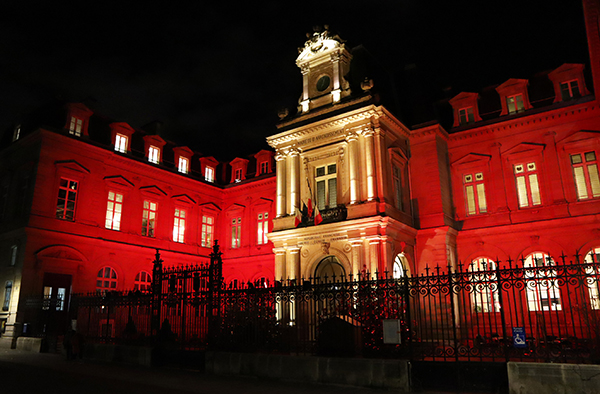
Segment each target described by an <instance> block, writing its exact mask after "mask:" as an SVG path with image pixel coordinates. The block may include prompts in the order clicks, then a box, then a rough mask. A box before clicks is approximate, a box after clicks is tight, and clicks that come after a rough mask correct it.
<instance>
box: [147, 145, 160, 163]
mask: <svg viewBox="0 0 600 394" xmlns="http://www.w3.org/2000/svg"><path fill="white" fill-rule="evenodd" d="M148 161H149V162H150V163H154V164H158V163H160V149H158V148H157V147H156V146H150V148H148Z"/></svg>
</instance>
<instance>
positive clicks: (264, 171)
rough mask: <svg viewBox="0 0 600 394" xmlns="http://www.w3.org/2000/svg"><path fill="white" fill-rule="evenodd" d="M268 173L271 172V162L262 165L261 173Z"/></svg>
mask: <svg viewBox="0 0 600 394" xmlns="http://www.w3.org/2000/svg"><path fill="white" fill-rule="evenodd" d="M267 172H269V162H267V161H263V162H262V163H260V173H261V174H266V173H267Z"/></svg>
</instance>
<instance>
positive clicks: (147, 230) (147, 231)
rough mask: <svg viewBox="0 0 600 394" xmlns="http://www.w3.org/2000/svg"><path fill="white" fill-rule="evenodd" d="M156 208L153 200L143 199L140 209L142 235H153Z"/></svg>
mask: <svg viewBox="0 0 600 394" xmlns="http://www.w3.org/2000/svg"><path fill="white" fill-rule="evenodd" d="M156 210H157V205H156V203H155V202H152V201H148V200H144V207H143V210H142V235H143V236H144V237H154V229H155V228H156Z"/></svg>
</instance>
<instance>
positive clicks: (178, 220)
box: [173, 208, 186, 243]
mask: <svg viewBox="0 0 600 394" xmlns="http://www.w3.org/2000/svg"><path fill="white" fill-rule="evenodd" d="M185 221H186V210H185V209H181V208H175V214H174V220H173V241H175V242H179V243H184V242H185Z"/></svg>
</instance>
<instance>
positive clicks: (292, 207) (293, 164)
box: [288, 149, 300, 215]
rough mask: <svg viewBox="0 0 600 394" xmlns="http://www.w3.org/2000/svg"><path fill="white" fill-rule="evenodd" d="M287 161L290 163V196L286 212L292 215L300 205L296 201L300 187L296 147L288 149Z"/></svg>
mask: <svg viewBox="0 0 600 394" xmlns="http://www.w3.org/2000/svg"><path fill="white" fill-rule="evenodd" d="M288 161H289V163H290V171H289V180H288V181H289V188H290V197H289V200H288V214H290V215H294V214H295V211H296V208H299V207H300V204H299V203H298V201H299V200H300V188H299V187H298V186H299V182H298V181H299V179H300V168H299V165H298V151H297V150H296V149H293V150H290V153H289V156H288Z"/></svg>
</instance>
